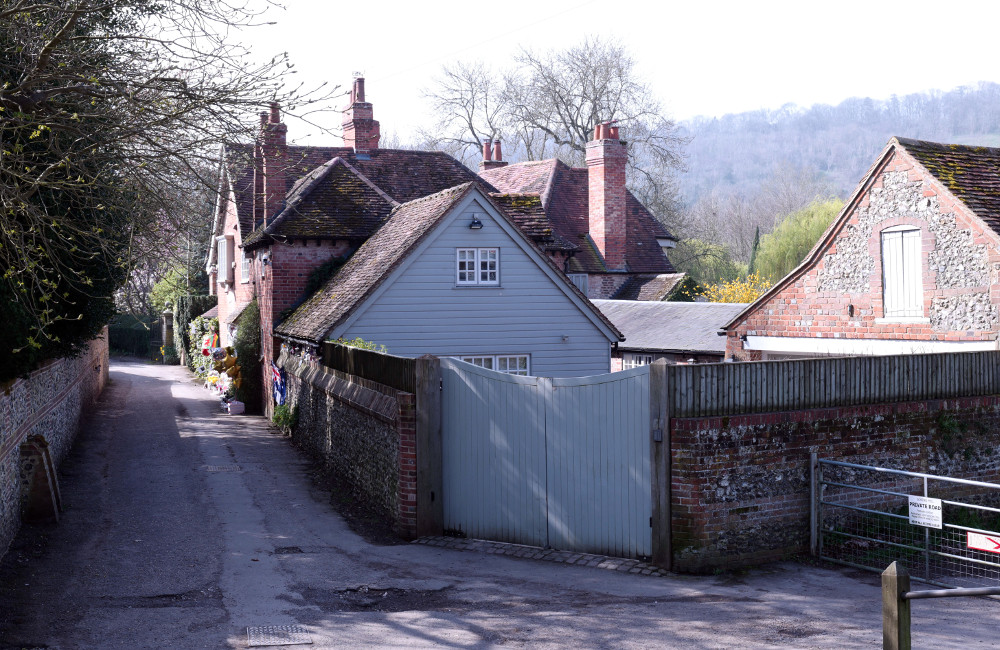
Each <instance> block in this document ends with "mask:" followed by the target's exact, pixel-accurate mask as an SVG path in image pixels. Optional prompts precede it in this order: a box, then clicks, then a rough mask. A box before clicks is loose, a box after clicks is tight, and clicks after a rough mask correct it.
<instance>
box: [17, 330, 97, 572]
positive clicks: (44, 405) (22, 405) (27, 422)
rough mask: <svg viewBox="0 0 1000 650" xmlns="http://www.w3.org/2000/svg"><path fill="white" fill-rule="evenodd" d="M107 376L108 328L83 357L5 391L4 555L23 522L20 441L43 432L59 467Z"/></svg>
mask: <svg viewBox="0 0 1000 650" xmlns="http://www.w3.org/2000/svg"><path fill="white" fill-rule="evenodd" d="M107 381H108V335H107V329H105V330H104V333H103V335H102V336H101V337H99V338H98V339H96V340H95V341H93V342H92V343H91V344H90V346H89V347H88V348H87V350H85V351H84V353H83V354H81V355H80V356H79V357H76V358H68V359H58V360H55V361H52V362H50V363H48V364H47V365H45V366H43V367H42V368H40V369H38V370H36V371H34V372H33V373H31V374H30V375H29V376H28V377H25V378H20V379H16V380H14V381H13V382H10V383H8V384H5V385H3V386H2V388H3V393H2V394H0V556H2V555H3V554H4V553H6V551H7V548H8V546H9V545H10V542H11V540H13V538H14V535H15V534H16V533H17V529H18V528H19V527H20V525H21V516H20V510H21V498H22V481H21V476H20V466H21V454H20V449H21V445H22V444H23V443H24V441H25V440H26V439H27V438H28V437H29V436H35V435H38V436H42V437H43V438H44V439H45V442H46V443H48V446H49V447H48V449H49V453H50V455H51V457H52V460H53V462H54V465H55V466H56V467H59V465H60V464H61V463H62V461H63V459H64V458H65V457H66V455H67V454H68V453H69V450H70V448H71V447H72V445H73V440H74V439H75V438H76V432H77V427H78V426H79V421H80V414H81V412H82V411H83V409H84V407H85V405H88V404H92V403H93V402H94V401H95V400H96V399H97V397H98V395H100V393H101V391H102V390H104V386H105V384H107Z"/></svg>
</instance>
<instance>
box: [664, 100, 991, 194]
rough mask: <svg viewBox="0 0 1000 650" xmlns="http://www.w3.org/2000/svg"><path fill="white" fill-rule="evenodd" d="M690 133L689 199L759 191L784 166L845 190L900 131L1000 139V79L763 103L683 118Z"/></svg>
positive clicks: (965, 139)
mask: <svg viewBox="0 0 1000 650" xmlns="http://www.w3.org/2000/svg"><path fill="white" fill-rule="evenodd" d="M681 127H682V135H686V136H690V137H691V142H690V144H689V145H688V146H687V149H686V154H687V159H686V163H687V172H685V173H683V174H681V175H680V177H679V181H680V182H679V185H680V190H681V193H682V195H683V198H684V200H685V202H686V203H688V204H689V205H690V204H693V203H695V202H696V201H697V200H698V199H699V198H702V197H703V196H705V195H707V194H709V193H711V192H713V191H714V192H715V193H716V194H719V193H722V194H729V193H731V192H736V193H740V194H744V195H749V194H753V193H754V192H756V191H757V189H758V188H759V187H760V186H761V185H762V184H764V183H766V182H767V181H768V180H769V179H771V178H773V177H774V176H775V174H776V173H778V172H780V171H781V170H783V169H786V170H788V169H790V170H801V171H809V172H816V173H818V174H819V175H820V177H821V180H823V181H825V182H826V184H828V186H829V187H830V189H831V190H833V191H834V192H835V193H837V194H839V195H840V196H841V197H844V196H846V195H847V194H848V193H849V192H850V191H851V190H853V189H854V187H855V185H856V184H857V182H858V181H859V180H860V179H861V177H862V176H863V175H864V173H865V171H867V169H868V167H869V165H871V163H872V161H873V160H874V159H875V156H876V155H878V152H879V151H881V149H882V147H883V146H885V143H886V141H887V140H888V139H889V138H890V137H892V136H894V135H895V136H903V137H908V138H917V139H921V140H931V141H935V142H948V143H957V144H977V145H984V146H1000V84H995V83H981V84H979V85H978V86H975V87H963V88H958V89H955V90H952V91H949V92H940V91H931V92H926V93H916V94H912V95H906V96H903V97H896V96H894V97H892V98H890V99H889V100H886V101H878V100H873V99H869V98H864V99H861V98H852V99H847V100H845V101H843V102H841V103H840V104H838V105H837V106H829V105H817V106H813V107H811V108H807V109H804V108H801V107H798V106H795V105H794V104H788V105H786V106H783V107H782V108H781V109H779V110H773V111H771V110H759V111H753V112H748V113H738V114H733V115H726V116H723V117H720V118H696V119H694V120H691V121H688V122H684V123H682V124H681Z"/></svg>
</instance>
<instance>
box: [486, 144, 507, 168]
mask: <svg viewBox="0 0 1000 650" xmlns="http://www.w3.org/2000/svg"><path fill="white" fill-rule="evenodd" d="M506 166H507V163H506V162H505V161H504V159H503V151H501V149H500V138H497V139H496V140H483V159H482V160H480V161H479V171H480V173H481V172H484V171H486V170H487V169H495V168H497V167H506Z"/></svg>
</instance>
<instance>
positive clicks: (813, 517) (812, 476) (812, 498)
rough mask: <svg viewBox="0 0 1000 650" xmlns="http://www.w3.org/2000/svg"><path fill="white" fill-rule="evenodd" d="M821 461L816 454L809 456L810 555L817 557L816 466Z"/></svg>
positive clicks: (817, 508)
mask: <svg viewBox="0 0 1000 650" xmlns="http://www.w3.org/2000/svg"><path fill="white" fill-rule="evenodd" d="M817 465H819V459H818V457H817V454H816V452H815V451H814V452H811V453H810V454H809V553H810V554H811V555H812V556H813V557H816V556H817V555H819V544H818V541H817V540H818V539H819V519H818V515H819V499H818V498H817V497H818V495H819V486H818V485H816V479H817V478H818V477H817V476H816V466H817Z"/></svg>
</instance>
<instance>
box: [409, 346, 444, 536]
mask: <svg viewBox="0 0 1000 650" xmlns="http://www.w3.org/2000/svg"><path fill="white" fill-rule="evenodd" d="M416 375H417V385H416V387H415V391H414V392H415V393H416V402H417V403H416V409H417V417H416V439H417V440H416V442H417V536H418V537H425V536H428V535H441V534H442V533H443V532H444V505H443V502H442V500H441V486H442V484H443V478H442V466H441V465H442V449H441V360H440V359H438V358H437V357H434V356H431V355H429V354H425V355H424V356H422V357H420V358H419V359H417V367H416Z"/></svg>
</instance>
